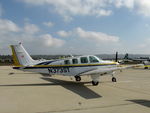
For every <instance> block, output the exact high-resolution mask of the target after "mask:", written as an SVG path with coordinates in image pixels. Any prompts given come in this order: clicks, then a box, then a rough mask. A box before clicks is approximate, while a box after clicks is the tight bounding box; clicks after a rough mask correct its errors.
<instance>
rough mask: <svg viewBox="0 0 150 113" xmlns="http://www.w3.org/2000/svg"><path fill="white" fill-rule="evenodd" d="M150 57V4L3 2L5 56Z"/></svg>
mask: <svg viewBox="0 0 150 113" xmlns="http://www.w3.org/2000/svg"><path fill="white" fill-rule="evenodd" d="M19 42H22V43H23V45H24V47H25V48H26V49H27V51H29V53H30V54H102V53H108V54H109V53H115V51H119V52H120V53H126V52H128V53H142V54H150V49H149V48H150V0H0V54H11V52H10V48H9V45H10V44H17V43H19Z"/></svg>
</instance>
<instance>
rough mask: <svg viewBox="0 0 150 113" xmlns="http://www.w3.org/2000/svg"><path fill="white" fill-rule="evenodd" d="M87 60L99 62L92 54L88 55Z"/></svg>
mask: <svg viewBox="0 0 150 113" xmlns="http://www.w3.org/2000/svg"><path fill="white" fill-rule="evenodd" d="M89 60H90V63H97V62H99V61H98V59H97V58H96V57H94V56H89Z"/></svg>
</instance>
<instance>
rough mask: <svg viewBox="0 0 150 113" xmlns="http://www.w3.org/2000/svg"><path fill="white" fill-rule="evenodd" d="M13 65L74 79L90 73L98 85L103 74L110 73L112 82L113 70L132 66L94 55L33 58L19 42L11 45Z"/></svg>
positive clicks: (18, 67) (26, 69)
mask: <svg viewBox="0 0 150 113" xmlns="http://www.w3.org/2000/svg"><path fill="white" fill-rule="evenodd" d="M11 49H12V54H13V60H14V65H15V67H13V69H19V70H23V71H30V72H37V73H42V74H49V75H64V76H74V77H75V80H76V81H80V80H81V76H84V75H90V76H91V78H92V84H93V85H98V84H99V79H100V77H101V76H103V75H111V76H112V82H116V78H115V77H114V72H115V71H116V70H121V69H125V68H128V67H133V66H126V67H120V65H119V63H117V62H112V61H104V60H102V59H100V58H98V57H96V56H94V55H85V56H78V57H74V56H72V57H69V58H65V59H57V60H33V59H32V58H31V56H30V55H29V54H28V53H27V51H26V50H25V49H24V47H23V46H22V44H21V43H19V44H18V45H11Z"/></svg>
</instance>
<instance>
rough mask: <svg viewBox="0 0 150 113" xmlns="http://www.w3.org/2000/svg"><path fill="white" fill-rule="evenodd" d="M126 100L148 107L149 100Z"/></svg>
mask: <svg viewBox="0 0 150 113" xmlns="http://www.w3.org/2000/svg"><path fill="white" fill-rule="evenodd" d="M127 101H130V102H134V103H136V104H140V105H143V106H145V107H149V108H150V100H145V99H135V100H127Z"/></svg>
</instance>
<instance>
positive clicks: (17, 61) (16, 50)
mask: <svg viewBox="0 0 150 113" xmlns="http://www.w3.org/2000/svg"><path fill="white" fill-rule="evenodd" d="M10 47H11V49H12V55H13V61H14V65H15V66H28V65H33V62H34V60H33V59H32V58H31V56H30V55H29V54H28V53H27V51H26V50H25V49H24V47H23V46H22V44H21V43H19V44H18V45H11V46H10Z"/></svg>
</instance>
